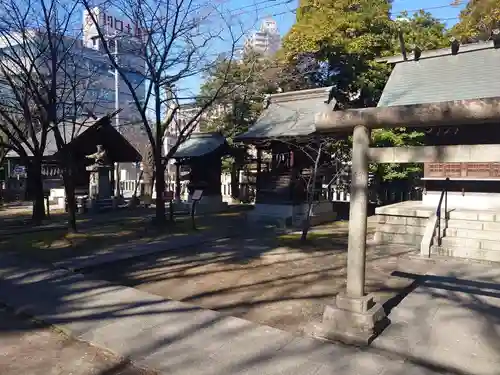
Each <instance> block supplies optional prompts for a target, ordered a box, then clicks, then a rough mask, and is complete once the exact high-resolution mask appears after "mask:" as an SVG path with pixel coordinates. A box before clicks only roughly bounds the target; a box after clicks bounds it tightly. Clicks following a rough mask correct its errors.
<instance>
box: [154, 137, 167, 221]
mask: <svg viewBox="0 0 500 375" xmlns="http://www.w3.org/2000/svg"><path fill="white" fill-rule="evenodd" d="M159 144H160V147H159V150H155V151H156V152H155V182H156V183H155V186H156V201H155V202H156V211H155V216H156V217H155V219H156V223H157V224H159V225H161V224H165V223H166V218H165V201H164V199H163V193H164V191H165V164H164V163H163V160H162V155H161V143H159Z"/></svg>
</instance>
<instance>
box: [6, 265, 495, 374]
mask: <svg viewBox="0 0 500 375" xmlns="http://www.w3.org/2000/svg"><path fill="white" fill-rule="evenodd" d="M384 261H386V260H385V259H381V262H384ZM2 264H3V267H2V272H1V280H0V299H2V300H6V302H8V303H10V304H15V305H17V306H25V307H26V311H27V312H29V313H30V314H34V315H37V316H39V317H41V318H43V319H44V320H45V321H46V322H48V323H51V324H58V325H61V326H63V327H65V328H66V329H72V330H73V332H75V334H76V336H77V337H79V338H82V339H89V338H92V340H94V341H96V342H97V343H98V344H99V345H103V346H107V347H109V348H110V349H111V350H116V351H117V352H119V354H120V355H123V356H124V357H127V358H131V359H132V360H133V361H137V362H138V364H139V365H142V364H145V363H149V364H151V366H152V367H154V368H156V369H157V370H160V371H162V372H163V373H168V374H188V373H189V374H192V373H197V372H198V373H200V369H203V370H204V371H203V372H202V373H204V374H217V375H224V374H228V375H229V374H238V373H244V372H245V371H248V370H251V369H253V370H254V371H255V373H266V372H268V373H273V371H272V369H274V371H275V372H276V369H279V370H280V371H281V373H288V372H291V371H292V370H296V369H298V368H299V369H300V368H301V366H303V369H304V371H303V373H307V372H306V371H310V372H311V371H312V370H311V367H309V366H313V367H314V370H315V371H316V370H317V373H318V374H333V373H335V374H352V373H365V374H373V373H379V371H378V369H380V367H381V366H382V367H384V369H385V371H384V374H394V375H396V374H401V373H411V372H412V371H416V372H419V373H420V372H422V371H426V372H425V373H426V374H433V373H434V374H437V373H440V374H443V373H448V374H456V375H463V374H466V373H470V371H468V369H467V368H465V367H463V366H462V365H463V364H462V363H459V364H458V365H452V364H450V363H448V362H447V360H446V358H444V357H440V358H436V357H432V356H430V357H429V356H427V355H425V353H427V352H422V353H415V352H405V351H404V350H401V348H400V347H401V342H397V344H398V345H396V348H393V349H379V348H371V349H365V350H361V349H359V348H354V347H349V346H345V345H341V344H330V343H324V342H320V341H317V340H310V339H306V338H297V337H294V336H292V335H288V334H286V333H284V332H282V331H279V330H273V329H270V328H266V327H261V326H256V325H253V324H252V323H250V322H247V321H245V320H231V318H228V317H227V315H226V314H219V313H216V312H214V311H208V310H202V309H200V308H197V307H195V306H191V305H189V304H182V303H178V302H175V301H167V300H165V299H162V298H159V297H155V296H153V295H150V294H140V295H138V296H140V298H139V299H133V298H131V293H132V290H128V289H126V288H125V289H124V288H122V287H119V286H114V285H111V284H109V283H107V282H104V281H99V280H90V279H88V278H87V277H83V276H81V275H79V274H74V273H71V272H63V271H58V272H52V273H50V274H48V273H47V272H46V271H44V270H43V269H41V268H40V267H36V266H34V265H30V264H29V263H26V262H25V263H23V262H22V261H19V260H17V259H10V260H9V259H7V258H5V257H2ZM469 271H470V270H468V269H467V268H466V267H463V268H461V269H458V268H457V269H454V270H453V272H454V274H453V275H452V276H451V277H456V278H458V279H462V280H469V277H468V276H467V275H470V273H469ZM495 271H496V269H495ZM460 274H462V276H461V277H459V275H460ZM475 275H476V276H477V275H479V276H480V278H478V277H474V279H473V280H472V281H474V282H476V281H479V282H484V283H488V285H483V284H475V285H474V288H476V289H479V290H481V289H486V290H489V291H495V290H498V288H497V285H498V281H499V280H500V275H496V276H493V275H492V276H488V275H486V274H485V273H484V272H478V273H475ZM446 276H447V277H450V275H449V274H447V275H446ZM488 279H489V280H488ZM429 281H430V282H432V283H435V280H432V279H430V280H429ZM444 284H445V285H446V286H449V284H450V282H449V280H444ZM459 284H460V281H459ZM462 284H464V283H462ZM469 284H470V283H469ZM469 284H467V285H466V286H467V287H468V288H469V289H468V290H467V291H466V294H467V296H466V297H463V296H462V295H461V294H459V293H463V292H455V291H452V290H449V289H450V288H448V289H446V294H443V293H442V292H441V291H440V290H439V288H437V287H436V286H435V285H434V284H433V285H432V287H429V288H424V289H423V290H420V289H418V288H417V290H415V291H414V292H412V293H410V297H407V298H411V296H413V295H416V294H427V296H428V297H429V298H430V300H432V299H439V300H440V302H444V301H451V302H452V303H453V304H454V305H455V306H460V305H462V306H465V307H466V308H467V311H473V312H474V313H475V314H477V315H476V320H480V322H479V323H480V324H481V326H482V329H483V330H484V331H483V330H482V331H481V332H480V333H481V334H483V333H485V332H488V331H489V334H490V340H489V341H488V342H487V343H486V344H487V345H488V346H489V347H490V348H492V349H493V350H495V346H494V344H495V343H498V342H500V341H499V338H498V336H494V335H496V333H495V332H496V331H495V330H496V329H497V327H498V320H497V318H498V306H496V305H495V303H494V302H493V301H492V300H477V299H476V298H475V296H474V295H472V296H471V294H472V292H471V290H470V288H471V287H472V286H473V285H469ZM422 285H425V284H422ZM492 285H493V287H491V286H492ZM301 286H302V287H304V284H303V283H302V285H301ZM301 286H299V285H292V286H291V287H294V288H300V287H301ZM134 293H135V292H134ZM486 297H488V298H493V297H492V296H485V298H486ZM495 298H496V297H495ZM398 308H399V306H398V307H396V308H395V309H393V312H395V311H396V309H398ZM426 309H427V310H429V306H428V305H427V304H425V303H424V304H422V305H417V306H415V307H413V306H411V310H410V311H411V313H412V314H413V315H414V317H415V319H419V320H420V321H423V323H421V325H420V326H418V327H416V330H415V331H413V334H414V335H415V336H407V337H406V338H405V340H406V341H413V342H414V344H415V345H417V344H418V345H420V346H423V347H424V349H426V348H425V347H426V342H428V341H425V340H426V339H427V340H429V338H430V337H431V336H430V332H431V331H432V330H433V329H436V328H435V327H431V326H430V325H428V326H427V325H426V324H425V321H426V319H427V317H428V316H429V314H430V311H426ZM459 313H460V310H456V311H450V312H449V313H447V315H446V317H445V319H447V320H454V319H458V318H459V317H458V316H457V315H456V314H459ZM138 319H141V320H140V321H141V322H142V323H139V320H138ZM137 324H140V326H139V327H137V326H136V325H137ZM5 329H9V328H8V327H6V328H5ZM417 334H418V335H417ZM444 334H446V333H444ZM422 340H423V341H422ZM432 350H435V348H432V347H430V348H428V351H432ZM461 357H464V356H461ZM465 357H466V356H465ZM496 368H498V367H496ZM493 369H495V368H493ZM108 374H112V372H111V373H108ZM118 374H120V373H119V372H118Z"/></svg>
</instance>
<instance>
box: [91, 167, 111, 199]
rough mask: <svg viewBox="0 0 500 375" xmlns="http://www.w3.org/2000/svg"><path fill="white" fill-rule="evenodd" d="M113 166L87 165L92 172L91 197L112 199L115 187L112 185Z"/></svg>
mask: <svg viewBox="0 0 500 375" xmlns="http://www.w3.org/2000/svg"><path fill="white" fill-rule="evenodd" d="M112 170H113V167H111V166H101V165H91V166H89V167H87V171H89V172H90V180H89V198H90V199H95V200H102V199H110V198H111V194H112V191H113V188H112V186H111V176H110V174H111V172H112Z"/></svg>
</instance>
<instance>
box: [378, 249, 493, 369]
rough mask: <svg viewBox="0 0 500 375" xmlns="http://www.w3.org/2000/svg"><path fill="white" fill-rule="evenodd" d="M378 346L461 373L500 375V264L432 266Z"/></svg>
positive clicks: (455, 262) (437, 263)
mask: <svg viewBox="0 0 500 375" xmlns="http://www.w3.org/2000/svg"><path fill="white" fill-rule="evenodd" d="M426 263H427V264H428V267H427V269H428V271H427V272H426V273H425V275H422V274H420V275H415V274H412V273H411V272H406V271H405V270H402V271H403V272H401V273H399V274H398V275H399V277H402V278H409V279H419V280H420V281H419V284H418V287H417V288H416V289H415V290H413V291H412V292H411V293H410V294H409V295H408V296H407V297H406V298H405V299H404V300H403V301H402V302H401V303H400V304H399V305H398V306H397V307H396V308H394V310H393V311H392V313H391V314H390V316H389V317H390V319H391V321H392V324H391V326H389V328H388V329H387V330H386V331H384V332H383V334H382V335H381V336H380V337H379V338H377V340H375V343H374V344H375V346H376V347H378V348H382V349H384V350H387V351H390V352H392V353H398V354H400V355H402V356H404V357H406V358H408V359H409V360H412V361H414V362H415V363H418V362H419V361H422V360H423V359H425V361H426V362H427V363H428V364H429V365H432V366H433V367H434V368H435V369H441V370H443V371H444V370H447V371H451V372H452V373H455V374H484V375H498V374H500V264H498V263H490V264H488V263H478V262H468V261H458V260H451V259H448V260H440V261H435V262H433V261H427V262H426Z"/></svg>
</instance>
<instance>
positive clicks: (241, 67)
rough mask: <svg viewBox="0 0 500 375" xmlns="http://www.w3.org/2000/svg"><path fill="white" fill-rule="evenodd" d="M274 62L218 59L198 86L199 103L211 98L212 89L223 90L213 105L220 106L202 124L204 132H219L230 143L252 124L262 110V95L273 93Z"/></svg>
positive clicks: (254, 57) (274, 87) (214, 106)
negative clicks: (199, 86)
mask: <svg viewBox="0 0 500 375" xmlns="http://www.w3.org/2000/svg"><path fill="white" fill-rule="evenodd" d="M274 71H275V69H274V65H273V61H270V60H265V59H260V58H258V56H247V57H246V58H245V59H244V60H243V61H241V62H236V61H221V62H219V63H218V64H216V65H215V66H214V68H213V69H212V71H211V72H209V74H208V76H207V80H206V81H205V83H204V84H203V86H202V87H201V93H200V98H199V99H198V101H199V102H201V103H203V100H205V98H213V97H214V93H215V90H217V89H219V88H220V87H221V86H223V89H222V92H221V93H220V95H219V96H218V97H217V99H216V101H215V102H214V103H213V105H212V110H214V109H215V108H217V107H219V108H223V109H224V110H223V111H221V112H222V113H220V114H219V115H217V116H209V119H208V120H207V121H206V123H205V124H204V129H205V130H207V131H219V132H221V133H222V134H223V135H224V136H225V137H226V138H227V139H228V142H229V143H232V139H233V138H234V136H235V135H237V134H240V133H242V132H244V131H246V130H247V129H248V127H249V126H251V125H252V124H253V123H254V122H255V120H256V119H257V117H258V116H259V114H260V112H261V111H262V109H263V100H264V97H265V94H269V93H272V92H275V91H276V89H277V83H276V82H275V80H274V76H273V73H274Z"/></svg>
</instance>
